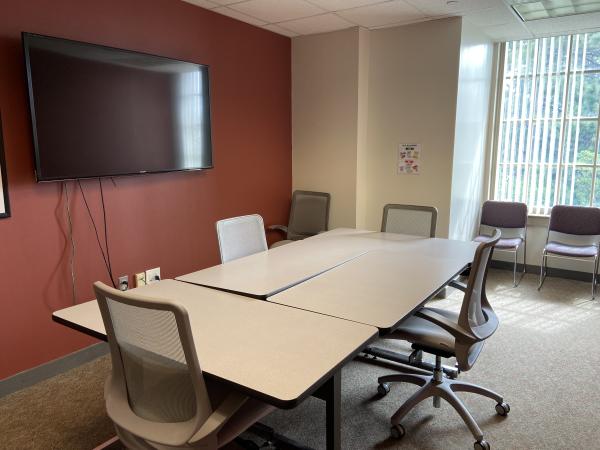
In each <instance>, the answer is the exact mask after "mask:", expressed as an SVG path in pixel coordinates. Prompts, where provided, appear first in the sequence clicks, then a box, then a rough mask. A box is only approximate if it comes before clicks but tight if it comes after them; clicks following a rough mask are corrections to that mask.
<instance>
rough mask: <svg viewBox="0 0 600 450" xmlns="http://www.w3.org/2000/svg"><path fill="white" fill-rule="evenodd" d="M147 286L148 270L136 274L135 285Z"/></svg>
mask: <svg viewBox="0 0 600 450" xmlns="http://www.w3.org/2000/svg"><path fill="white" fill-rule="evenodd" d="M140 286H146V272H140V273H136V274H135V287H140Z"/></svg>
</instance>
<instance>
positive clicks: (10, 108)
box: [0, 0, 291, 379]
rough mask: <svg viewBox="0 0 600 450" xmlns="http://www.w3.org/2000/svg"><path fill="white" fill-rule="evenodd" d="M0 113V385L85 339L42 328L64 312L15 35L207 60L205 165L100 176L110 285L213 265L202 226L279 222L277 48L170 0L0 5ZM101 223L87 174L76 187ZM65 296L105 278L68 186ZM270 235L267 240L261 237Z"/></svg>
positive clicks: (283, 130) (81, 297)
mask: <svg viewBox="0 0 600 450" xmlns="http://www.w3.org/2000/svg"><path fill="white" fill-rule="evenodd" d="M0 11H1V13H0V112H1V115H2V124H3V131H4V146H5V153H6V159H7V170H8V181H9V196H10V205H11V210H12V217H11V218H8V219H0V379H2V378H5V377H8V376H10V375H13V374H15V373H17V372H20V371H22V370H26V369H29V368H31V367H34V366H36V365H39V364H41V363H44V362H47V361H49V360H52V359H55V358H57V357H60V356H62V355H65V354H67V353H69V352H72V351H75V350H77V349H79V348H82V347H85V346H87V345H90V344H92V343H93V342H95V340H94V339H92V338H87V337H85V336H83V335H82V334H80V333H78V332H76V331H73V330H70V329H67V328H65V327H63V326H61V325H58V324H56V323H54V322H52V320H51V314H52V311H54V310H57V309H60V308H64V307H66V306H69V305H70V304H72V302H73V299H72V291H71V274H70V268H69V257H70V245H69V241H68V239H67V221H66V213H65V197H64V195H63V184H61V183H48V184H36V183H35V181H34V173H33V167H34V165H33V150H32V138H31V126H30V123H29V113H28V109H27V108H28V107H27V96H26V90H25V74H24V63H23V51H22V48H21V37H20V33H21V32H22V31H29V32H34V33H40V34H46V35H52V36H58V37H64V38H68V39H75V40H81V41H87V42H93V43H98V44H104V45H109V46H114V47H120V48H127V49H131V50H138V51H144V52H148V53H153V54H157V55H163V56H167V57H172V58H177V59H182V60H187V61H192V62H198V63H203V64H208V65H210V75H211V95H212V128H213V152H214V164H215V168H214V169H213V170H207V171H202V172H191V173H172V174H156V175H143V176H132V177H122V178H115V180H114V184H113V183H112V182H111V181H110V180H105V181H103V186H104V187H105V199H106V204H107V214H108V224H109V232H110V234H109V243H110V248H111V256H112V262H113V269H114V274H115V277H116V276H119V275H123V274H128V275H129V276H130V280H131V276H132V274H133V273H135V272H138V271H142V270H144V269H148V268H152V267H155V266H160V267H161V271H162V275H163V278H171V277H175V276H177V275H179V274H183V273H187V272H190V271H193V270H197V269H200V268H203V267H207V266H211V265H214V264H217V263H218V261H219V258H218V248H217V242H216V236H215V229H214V223H215V221H216V220H218V219H220V218H223V217H228V216H234V215H240V214H247V213H254V212H258V213H260V214H261V215H262V216H263V217H264V219H265V223H266V224H273V223H285V222H286V220H287V214H288V211H289V201H290V196H291V89H290V84H291V72H290V40H289V39H288V38H286V37H283V36H279V35H276V34H273V33H271V32H269V31H266V30H262V29H259V28H255V27H252V26H250V25H247V24H244V23H242V22H238V21H235V20H233V19H230V18H228V17H225V16H222V15H219V14H216V13H212V12H210V11H208V10H204V9H201V8H198V7H196V6H194V5H190V4H188V3H184V2H182V1H179V0H103V1H91V0H53V1H51V2H50V1H47V0H0ZM82 184H83V187H84V189H85V190H86V193H89V199H88V201H90V203H91V205H92V208H93V212H94V214H95V217H96V218H97V220H98V221H100V222H101V211H100V209H99V200H100V197H99V190H98V181H97V180H87V181H84V182H82ZM67 186H68V188H69V190H70V192H71V194H72V195H71V208H72V213H73V216H74V218H73V226H74V235H75V241H76V255H75V271H76V278H77V282H76V301H77V302H82V301H85V300H89V299H91V298H93V296H92V289H91V286H92V283H93V282H94V281H96V280H102V281H104V282H108V276H107V275H106V271H105V269H104V266H103V263H102V258H101V255H100V252H99V250H98V247H97V244H96V241H95V235H94V231H93V229H92V227H91V224H90V221H89V219H88V217H87V213H86V211H85V208H84V205H83V201H82V199H81V195H80V194H79V193H78V192H77V191H76V190H75V185H74V184H73V183H72V182H70V183H67ZM273 238H274V236H272V237H270V239H273Z"/></svg>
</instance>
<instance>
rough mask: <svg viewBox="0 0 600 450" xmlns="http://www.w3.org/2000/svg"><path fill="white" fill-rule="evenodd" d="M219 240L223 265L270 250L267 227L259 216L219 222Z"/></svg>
mask: <svg viewBox="0 0 600 450" xmlns="http://www.w3.org/2000/svg"><path fill="white" fill-rule="evenodd" d="M217 239H218V240H219V252H220V253H221V262H222V263H226V262H228V261H231V260H234V259H238V258H243V257H244V256H248V255H253V254H254V253H258V252H263V251H265V250H267V249H268V247H267V238H266V236H265V225H264V223H263V219H262V217H261V216H259V215H258V214H252V215H249V216H240V217H232V218H231V219H223V220H219V221H218V222H217Z"/></svg>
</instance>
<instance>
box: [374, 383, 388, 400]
mask: <svg viewBox="0 0 600 450" xmlns="http://www.w3.org/2000/svg"><path fill="white" fill-rule="evenodd" d="M377 393H378V394H379V395H381V396H382V397H385V396H386V395H387V394H389V393H390V385H389V384H388V383H379V386H377Z"/></svg>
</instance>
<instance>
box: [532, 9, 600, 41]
mask: <svg viewBox="0 0 600 450" xmlns="http://www.w3.org/2000/svg"><path fill="white" fill-rule="evenodd" d="M525 26H526V27H527V28H528V29H529V31H531V32H532V33H533V34H534V35H536V36H539V35H547V34H557V33H561V32H564V33H566V32H568V31H578V30H583V29H600V13H592V14H578V15H576V16H567V17H556V18H553V19H540V20H532V21H530V22H525Z"/></svg>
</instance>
